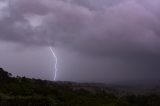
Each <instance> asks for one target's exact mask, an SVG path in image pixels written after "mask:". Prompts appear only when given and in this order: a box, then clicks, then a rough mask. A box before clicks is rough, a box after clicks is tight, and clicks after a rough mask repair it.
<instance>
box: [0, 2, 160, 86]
mask: <svg viewBox="0 0 160 106" xmlns="http://www.w3.org/2000/svg"><path fill="white" fill-rule="evenodd" d="M49 47H52V48H53V50H54V51H55V54H56V56H57V58H58V65H57V67H58V72H57V79H56V80H57V81H58V80H61V81H78V82H105V83H115V82H129V81H130V82H143V83H146V82H159V81H160V77H159V76H160V0H0V67H2V68H4V69H5V70H7V71H9V72H11V73H13V75H19V76H27V77H30V78H32V77H34V78H41V79H47V80H53V77H54V64H55V59H54V58H53V55H52V53H51V51H50V50H49Z"/></svg>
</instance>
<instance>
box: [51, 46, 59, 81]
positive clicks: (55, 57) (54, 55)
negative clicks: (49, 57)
mask: <svg viewBox="0 0 160 106" xmlns="http://www.w3.org/2000/svg"><path fill="white" fill-rule="evenodd" d="M49 49H50V51H51V53H52V54H53V57H54V59H55V65H54V69H55V74H54V81H55V80H56V78H57V71H58V69H57V62H58V59H57V56H56V54H55V52H54V51H53V49H52V47H49Z"/></svg>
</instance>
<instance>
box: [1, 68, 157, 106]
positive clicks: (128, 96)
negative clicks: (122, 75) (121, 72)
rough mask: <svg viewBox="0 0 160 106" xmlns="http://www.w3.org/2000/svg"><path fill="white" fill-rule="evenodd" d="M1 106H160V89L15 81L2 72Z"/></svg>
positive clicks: (35, 80)
mask: <svg viewBox="0 0 160 106" xmlns="http://www.w3.org/2000/svg"><path fill="white" fill-rule="evenodd" d="M142 89H143V90H142ZM141 91H142V92H141ZM0 106H160V89H159V87H158V86H157V87H153V88H152V89H150V88H148V89H147V88H138V87H135V88H132V87H129V86H128V87H127V86H118V85H117V86H113V85H106V84H102V83H74V82H52V81H46V80H40V79H30V78H26V77H19V76H17V77H12V74H10V73H8V72H7V71H4V70H3V69H2V68H1V69H0Z"/></svg>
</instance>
